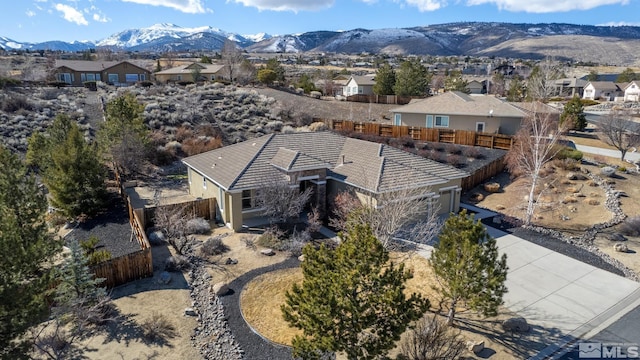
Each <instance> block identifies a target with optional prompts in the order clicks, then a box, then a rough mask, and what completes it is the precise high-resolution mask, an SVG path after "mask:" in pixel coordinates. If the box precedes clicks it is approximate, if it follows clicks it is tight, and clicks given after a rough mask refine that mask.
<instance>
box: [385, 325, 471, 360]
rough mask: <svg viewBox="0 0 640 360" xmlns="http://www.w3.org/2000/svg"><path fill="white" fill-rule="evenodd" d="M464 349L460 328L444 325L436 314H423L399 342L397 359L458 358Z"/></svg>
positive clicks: (428, 359)
mask: <svg viewBox="0 0 640 360" xmlns="http://www.w3.org/2000/svg"><path fill="white" fill-rule="evenodd" d="M464 351H465V342H464V339H463V338H462V337H461V336H460V330H456V329H454V328H452V327H449V326H447V325H446V323H445V322H444V321H442V320H440V319H438V317H437V315H435V314H434V315H432V316H428V315H427V316H425V317H423V318H422V319H420V320H418V322H417V323H416V325H415V327H414V328H413V329H412V330H411V331H409V333H408V335H406V337H405V338H404V339H403V340H402V342H401V344H400V354H401V355H400V356H399V357H398V359H399V360H440V359H458V358H459V357H460V356H461V355H462V354H463V353H464Z"/></svg>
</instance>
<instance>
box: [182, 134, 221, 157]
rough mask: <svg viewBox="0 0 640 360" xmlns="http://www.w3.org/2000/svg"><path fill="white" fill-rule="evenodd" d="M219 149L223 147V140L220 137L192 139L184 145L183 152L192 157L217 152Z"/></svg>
mask: <svg viewBox="0 0 640 360" xmlns="http://www.w3.org/2000/svg"><path fill="white" fill-rule="evenodd" d="M219 147H222V140H221V139H220V138H219V137H215V138H209V137H203V138H191V139H188V140H186V141H185V142H184V143H183V144H182V151H184V153H185V154H187V156H192V155H197V154H201V153H203V152H206V151H210V150H215V149H217V148H219Z"/></svg>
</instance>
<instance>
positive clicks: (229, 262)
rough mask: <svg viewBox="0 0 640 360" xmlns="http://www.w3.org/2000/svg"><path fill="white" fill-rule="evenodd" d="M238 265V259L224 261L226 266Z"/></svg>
mask: <svg viewBox="0 0 640 360" xmlns="http://www.w3.org/2000/svg"><path fill="white" fill-rule="evenodd" d="M237 263H238V260H237V259H232V258H227V260H225V261H224V264H225V265H235V264H237Z"/></svg>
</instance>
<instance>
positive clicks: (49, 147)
mask: <svg viewBox="0 0 640 360" xmlns="http://www.w3.org/2000/svg"><path fill="white" fill-rule="evenodd" d="M71 126H73V121H72V120H71V118H70V117H69V116H67V115H66V114H59V115H58V116H56V118H55V119H54V120H53V123H52V124H51V126H50V127H49V128H48V129H47V131H46V132H45V133H39V132H34V133H33V134H32V135H31V137H30V138H29V146H28V148H27V165H29V166H34V167H36V168H37V169H38V170H39V171H40V173H41V174H43V173H44V172H45V171H46V170H47V169H48V168H50V167H51V166H52V165H53V160H52V154H53V153H54V152H55V150H54V148H55V147H56V146H58V145H60V144H62V143H64V142H65V141H66V140H67V135H68V134H69V130H70V129H71Z"/></svg>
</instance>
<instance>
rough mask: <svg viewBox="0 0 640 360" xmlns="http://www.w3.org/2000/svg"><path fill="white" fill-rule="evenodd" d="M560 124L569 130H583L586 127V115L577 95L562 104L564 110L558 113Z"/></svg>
mask: <svg viewBox="0 0 640 360" xmlns="http://www.w3.org/2000/svg"><path fill="white" fill-rule="evenodd" d="M560 124H561V125H564V127H566V128H567V129H569V130H578V131H583V130H584V129H585V128H586V127H587V117H586V115H585V114H584V107H583V106H582V101H580V98H579V97H578V96H574V97H573V98H572V99H571V100H569V102H567V104H566V105H565V106H564V111H562V114H561V115H560Z"/></svg>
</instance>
